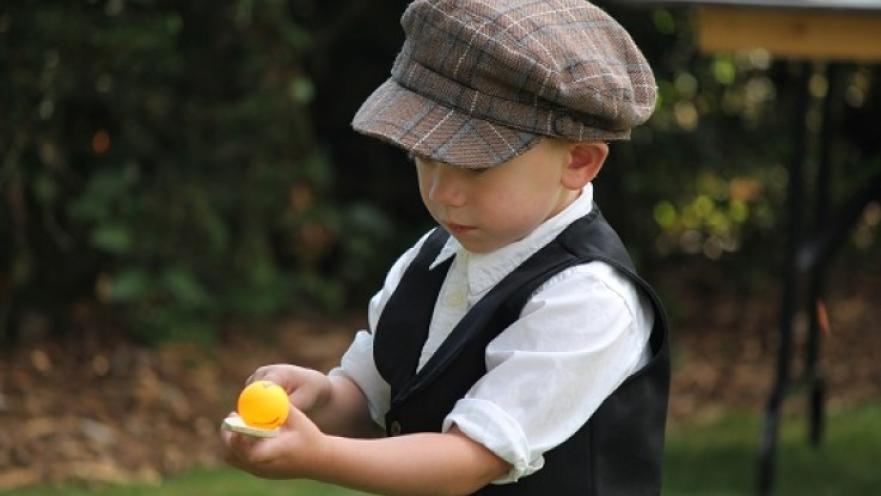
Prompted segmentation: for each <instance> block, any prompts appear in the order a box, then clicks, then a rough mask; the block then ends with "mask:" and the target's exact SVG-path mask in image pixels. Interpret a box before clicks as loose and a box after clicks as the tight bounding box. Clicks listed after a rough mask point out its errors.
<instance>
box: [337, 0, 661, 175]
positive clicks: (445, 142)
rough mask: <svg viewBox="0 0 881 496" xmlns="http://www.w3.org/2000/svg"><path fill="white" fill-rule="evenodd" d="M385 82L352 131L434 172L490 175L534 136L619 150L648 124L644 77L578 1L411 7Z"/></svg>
mask: <svg viewBox="0 0 881 496" xmlns="http://www.w3.org/2000/svg"><path fill="white" fill-rule="evenodd" d="M401 24H402V26H403V27H404V32H405V34H406V40H405V42H404V46H403V48H402V50H401V52H400V54H398V57H397V59H396V60H395V63H394V66H393V67H392V75H391V78H390V79H389V80H388V81H386V82H385V83H384V84H382V85H381V86H380V87H379V88H378V89H377V90H376V91H375V92H374V93H373V94H372V95H371V96H370V97H369V98H368V99H367V100H366V101H365V102H364V104H363V105H362V106H361V108H360V109H359V110H358V112H357V114H356V115H355V118H354V120H353V122H352V125H353V127H354V128H355V130H356V131H359V132H362V133H364V134H367V135H370V136H375V137H378V138H380V139H383V140H385V141H388V142H390V143H392V144H395V145H397V146H400V147H402V148H404V149H405V150H408V151H410V152H413V153H415V154H418V155H422V156H426V157H429V158H431V159H433V160H437V161H439V162H446V163H451V164H456V165H460V166H464V167H473V168H479V167H489V166H492V165H496V164H499V163H501V162H504V161H506V160H509V159H510V158H512V157H514V156H516V155H519V154H521V153H523V152H525V151H526V150H528V149H529V148H530V147H531V146H532V145H534V144H535V143H536V142H537V141H538V140H539V138H540V137H541V136H551V137H556V138H564V139H570V140H578V141H591V140H602V141H610V140H620V139H628V138H629V137H630V129H631V128H632V127H633V126H635V125H638V124H641V123H642V122H644V121H645V120H647V119H648V118H649V116H650V115H651V113H652V111H653V109H654V105H655V99H656V95H657V88H656V86H655V79H654V76H653V74H652V70H651V68H650V67H649V65H648V63H647V62H646V60H645V58H644V57H643V55H642V53H641V52H640V51H639V48H637V46H636V44H635V43H634V42H633V40H632V39H631V37H630V35H629V34H628V33H627V31H626V30H625V29H624V28H623V27H622V26H621V25H620V24H618V23H617V22H616V21H615V20H614V19H612V18H611V17H610V16H609V15H608V14H606V13H605V12H603V11H602V10H601V9H600V8H598V7H596V6H594V5H592V4H590V3H588V2H586V1H584V0H505V1H503V0H416V1H414V2H413V3H411V4H410V6H409V7H408V8H407V10H406V11H405V12H404V15H403V17H402V18H401Z"/></svg>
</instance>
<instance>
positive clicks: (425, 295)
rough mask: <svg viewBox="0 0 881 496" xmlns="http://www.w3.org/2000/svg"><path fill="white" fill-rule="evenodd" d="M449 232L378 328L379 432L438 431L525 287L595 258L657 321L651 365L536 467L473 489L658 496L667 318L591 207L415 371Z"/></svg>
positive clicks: (429, 248)
mask: <svg viewBox="0 0 881 496" xmlns="http://www.w3.org/2000/svg"><path fill="white" fill-rule="evenodd" d="M447 237H448V235H447V234H446V233H445V232H443V231H442V230H441V229H437V230H436V231H435V232H434V233H432V234H431V235H430V236H429V237H428V239H427V240H426V242H425V243H424V245H423V247H422V249H421V250H420V252H419V254H418V255H417V256H416V258H415V259H414V261H413V262H412V263H411V264H410V267H409V268H408V269H407V270H406V272H405V273H404V276H403V278H402V279H401V282H400V283H399V285H398V287H397V289H396V290H395V292H394V293H393V294H392V296H391V298H390V299H389V301H388V303H387V304H386V306H385V309H384V310H383V312H382V315H381V316H380V319H379V323H378V325H377V328H376V336H375V341H374V351H373V355H374V360H375V361H376V366H377V368H378V370H379V372H380V374H381V375H382V376H383V378H384V379H385V380H386V381H388V383H389V384H390V385H391V394H392V396H391V409H390V410H389V412H388V413H387V415H386V430H387V434H389V435H398V434H406V433H412V432H438V431H440V429H441V424H442V422H443V419H444V417H445V416H446V415H447V414H448V413H449V412H450V410H452V408H453V405H454V404H455V403H456V401H457V400H459V399H460V398H462V397H463V396H464V395H465V393H466V392H467V391H468V390H469V389H470V388H471V386H472V385H473V384H474V383H475V382H477V380H478V379H480V377H481V376H483V375H484V374H486V362H485V360H484V352H485V349H486V346H487V344H489V342H490V341H492V339H493V338H495V337H496V336H497V335H498V334H499V333H500V332H502V331H503V330H504V329H505V328H507V327H508V326H509V325H510V324H511V323H513V322H514V321H515V320H517V319H518V318H519V316H520V312H521V310H522V308H523V306H524V304H525V303H526V301H527V300H528V299H529V298H530V296H531V295H532V294H533V292H534V291H535V290H536V289H537V288H538V287H539V286H540V285H541V284H542V283H543V282H545V281H546V280H548V279H549V278H550V277H551V276H553V275H554V274H556V273H558V272H560V271H562V270H564V269H566V268H568V267H572V266H574V265H578V264H583V263H586V262H589V261H593V260H600V261H603V262H605V263H608V264H610V265H612V266H613V267H615V268H617V269H618V270H620V271H621V272H622V273H623V274H624V275H625V276H626V277H628V278H629V279H630V280H632V281H633V282H634V283H636V285H637V287H639V288H640V289H641V290H643V292H644V293H645V294H646V295H647V296H648V297H649V299H650V301H651V302H652V305H653V307H654V311H655V324H654V327H653V329H652V333H651V337H650V340H649V342H650V346H651V352H652V357H651V360H650V362H649V363H648V364H647V365H646V366H645V367H643V368H642V369H640V370H639V371H638V372H636V373H635V374H634V375H632V376H631V377H629V378H628V379H627V380H626V381H625V382H624V383H623V384H622V385H621V386H620V387H618V389H616V390H615V391H614V392H613V393H612V395H611V396H609V397H608V398H607V399H606V400H605V401H604V402H603V403H602V404H601V405H600V407H599V408H598V409H597V411H596V412H594V414H593V416H591V418H590V419H589V420H588V422H587V423H585V424H584V426H582V427H581V429H579V430H578V431H577V432H576V433H575V434H574V435H573V436H572V437H570V438H569V439H567V440H566V441H565V442H563V444H561V445H559V446H557V447H556V448H554V449H552V450H550V451H548V452H546V453H545V454H544V458H545V465H544V467H543V468H542V469H541V470H539V471H537V472H535V473H534V474H531V475H529V476H527V477H524V478H522V479H520V480H519V481H517V482H515V483H512V484H500V485H492V484H491V485H488V486H486V487H484V488H482V489H481V490H480V491H478V492H477V493H476V494H480V495H496V494H499V495H502V494H504V495H540V496H551V495H552V496H569V495H572V496H574V495H592V496H605V495H616V496H617V495H622V496H635V495H644V494H646V495H647V494H653V495H655V494H660V491H661V460H662V454H663V445H664V425H665V421H666V416H667V396H668V390H669V382H670V358H669V350H668V344H667V333H668V332H667V322H666V317H665V314H664V310H663V307H662V306H661V303H660V300H659V299H658V297H657V296H656V295H655V292H654V291H653V290H652V289H651V287H650V286H649V285H648V283H646V282H645V281H643V280H642V279H641V278H640V277H639V276H637V275H636V273H635V271H634V268H633V263H632V262H631V260H630V257H629V256H628V254H627V251H626V250H625V248H624V245H623V244H622V243H621V240H620V239H619V238H618V235H617V234H616V233H615V231H614V230H612V228H611V227H610V226H609V224H608V223H607V222H606V221H605V219H604V218H603V216H602V215H601V214H600V213H599V209H597V208H596V206H594V209H593V211H592V212H591V213H590V214H588V215H586V216H585V217H582V218H581V219H579V220H577V221H576V222H574V223H572V224H571V225H570V226H569V227H568V228H567V229H566V230H564V231H563V232H562V233H561V234H560V235H559V236H558V237H557V238H556V239H555V240H554V241H552V242H551V243H549V244H548V245H546V246H545V247H543V248H542V249H540V250H539V251H538V252H536V253H535V254H534V255H533V256H531V257H530V258H529V259H527V260H526V261H525V262H523V263H522V264H521V265H520V266H519V267H517V268H516V269H515V270H514V271H513V272H512V273H510V274H509V275H508V276H507V277H505V278H504V279H502V280H501V281H500V282H499V283H498V284H497V285H496V286H495V287H493V288H492V289H491V290H490V292H489V293H488V294H487V295H486V296H484V297H483V298H482V299H481V300H480V301H478V302H477V303H476V304H475V305H474V307H472V308H471V310H470V311H469V312H468V313H467V314H466V315H465V316H464V317H463V318H462V320H461V321H460V322H459V324H458V325H457V326H456V327H455V329H453V331H452V333H451V334H450V335H449V336H448V337H447V339H446V340H445V341H444V342H443V343H442V344H441V346H440V347H439V348H438V350H437V352H435V354H434V355H433V356H432V357H431V358H430V359H429V360H428V362H427V363H426V364H425V366H424V367H423V368H422V369H420V370H419V373H416V366H417V364H418V360H419V355H420V353H421V350H422V346H423V344H424V343H425V340H426V337H427V335H428V327H429V324H430V322H431V316H432V313H433V311H434V305H435V300H436V298H437V295H438V293H439V292H440V287H441V285H442V284H443V281H444V278H445V276H446V273H447V271H448V270H449V267H450V264H451V263H452V259H451V260H447V261H446V262H444V263H443V264H441V265H439V266H437V267H435V268H434V269H433V270H429V269H428V268H429V266H430V265H431V263H432V262H433V261H434V260H435V258H436V257H437V254H438V253H439V252H440V249H441V248H442V247H443V245H444V243H445V242H446V239H447ZM536 407H537V408H541V405H537V406H536Z"/></svg>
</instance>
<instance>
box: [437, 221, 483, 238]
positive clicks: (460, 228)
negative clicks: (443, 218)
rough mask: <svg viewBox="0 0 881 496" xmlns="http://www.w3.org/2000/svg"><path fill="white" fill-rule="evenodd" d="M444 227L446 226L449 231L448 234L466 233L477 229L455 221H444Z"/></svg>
mask: <svg viewBox="0 0 881 496" xmlns="http://www.w3.org/2000/svg"><path fill="white" fill-rule="evenodd" d="M444 227H446V228H447V231H449V232H450V234H456V235H458V234H465V233H468V232H470V231H473V230H475V229H477V228H476V227H474V226H466V225H463V224H456V223H455V222H444Z"/></svg>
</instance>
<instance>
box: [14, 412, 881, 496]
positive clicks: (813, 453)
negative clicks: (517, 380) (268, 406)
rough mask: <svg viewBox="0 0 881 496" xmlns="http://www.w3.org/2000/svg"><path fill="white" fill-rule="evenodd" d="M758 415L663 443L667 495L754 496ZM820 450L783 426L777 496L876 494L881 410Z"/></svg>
mask: <svg viewBox="0 0 881 496" xmlns="http://www.w3.org/2000/svg"><path fill="white" fill-rule="evenodd" d="M760 425H761V422H760V419H758V418H757V416H756V415H755V414H742V413H741V414H737V413H734V414H728V415H727V416H726V417H724V418H723V419H721V420H719V421H716V422H714V423H712V424H707V425H701V426H691V425H687V426H679V427H676V428H674V429H672V430H671V432H670V434H669V436H668V441H667V456H666V461H665V464H666V465H665V475H664V477H665V486H664V493H663V494H664V495H667V496H697V495H700V496H734V495H749V494H755V473H756V464H757V446H758V438H759V436H758V433H759V430H760ZM827 425H828V428H827V433H826V434H827V435H826V438H825V440H824V442H823V444H822V445H821V446H820V447H819V449H814V448H812V447H811V446H809V445H808V443H807V441H806V435H805V430H806V429H805V425H804V422H803V420H801V417H794V418H788V419H785V421H784V422H783V431H782V433H781V438H780V442H779V444H778V446H779V450H778V457H777V460H778V467H777V490H778V492H777V494H778V495H799V496H810V495H816V496H835V495H842V496H844V495H847V496H856V495H870V494H879V489H878V488H879V487H881V470H879V469H878V468H877V467H878V465H877V463H878V460H879V459H881V404H877V405H867V406H864V407H861V408H859V409H856V410H850V411H845V412H835V413H832V414H830V416H829V418H828V423H827ZM12 494H15V495H16V496H61V495H64V496H85V495H88V496H122V495H126V496H129V495H130V496H160V495H161V496H183V495H187V496H189V495H193V494H198V495H207V496H276V495H278V496H281V495H293V496H297V495H302V496H356V495H362V494H363V493H359V492H356V491H349V490H346V489H341V488H336V487H333V486H327V485H323V484H317V483H312V482H308V481H298V482H288V481H266V480H261V479H257V478H255V477H251V476H249V475H246V474H243V473H240V472H236V471H234V470H231V469H224V468H221V469H215V470H202V471H196V472H191V473H189V474H186V475H184V476H182V477H179V478H174V479H169V480H167V481H165V482H164V483H163V484H162V485H160V486H98V487H92V488H87V487H83V486H58V487H54V486H45V487H35V488H31V489H20V490H16V491H13V492H0V495H3V496H7V495H12Z"/></svg>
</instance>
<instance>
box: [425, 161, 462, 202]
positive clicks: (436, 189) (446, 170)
mask: <svg viewBox="0 0 881 496" xmlns="http://www.w3.org/2000/svg"><path fill="white" fill-rule="evenodd" d="M463 186H464V185H463V184H462V177H461V173H460V172H459V171H457V170H455V169H454V168H453V167H450V166H448V165H438V166H436V167H435V168H434V170H433V171H432V175H431V188H430V189H429V192H428V198H429V199H430V200H431V201H433V202H435V203H439V204H442V205H447V206H450V207H461V206H462V205H464V204H465V190H464V187H463Z"/></svg>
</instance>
